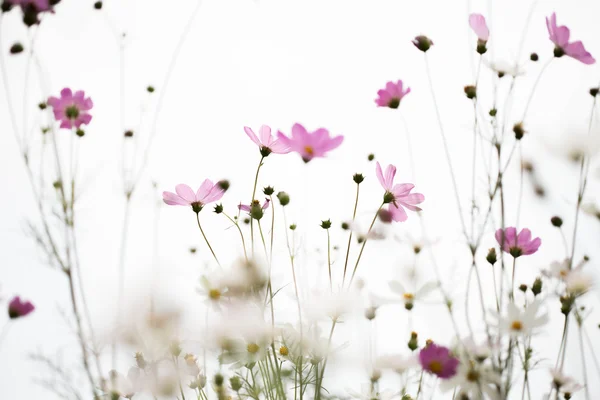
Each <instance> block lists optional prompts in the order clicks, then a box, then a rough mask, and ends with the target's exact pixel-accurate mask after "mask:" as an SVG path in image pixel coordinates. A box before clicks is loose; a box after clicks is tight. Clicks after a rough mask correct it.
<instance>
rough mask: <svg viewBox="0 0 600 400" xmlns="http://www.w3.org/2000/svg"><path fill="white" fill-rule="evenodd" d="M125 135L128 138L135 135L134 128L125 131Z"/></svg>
mask: <svg viewBox="0 0 600 400" xmlns="http://www.w3.org/2000/svg"><path fill="white" fill-rule="evenodd" d="M123 136H124V137H126V138H130V137H133V131H132V130H127V131H125V133H124V134H123Z"/></svg>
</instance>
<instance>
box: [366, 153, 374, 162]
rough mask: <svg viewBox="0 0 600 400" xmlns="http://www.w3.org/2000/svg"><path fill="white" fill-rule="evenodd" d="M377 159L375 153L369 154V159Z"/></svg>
mask: <svg viewBox="0 0 600 400" xmlns="http://www.w3.org/2000/svg"><path fill="white" fill-rule="evenodd" d="M374 159H375V154H373V153H371V154H369V155H368V156H367V160H369V161H373V160H374Z"/></svg>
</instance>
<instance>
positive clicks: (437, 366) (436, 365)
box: [429, 361, 444, 374]
mask: <svg viewBox="0 0 600 400" xmlns="http://www.w3.org/2000/svg"><path fill="white" fill-rule="evenodd" d="M443 369H444V366H443V365H442V363H441V362H439V361H432V362H430V363H429V370H430V371H431V372H433V373H434V374H440V373H441V372H442V370H443Z"/></svg>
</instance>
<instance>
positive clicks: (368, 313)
mask: <svg viewBox="0 0 600 400" xmlns="http://www.w3.org/2000/svg"><path fill="white" fill-rule="evenodd" d="M376 316H377V309H376V308H375V307H367V309H366V310H365V318H366V319H368V320H369V321H372V320H374V319H375V317H376Z"/></svg>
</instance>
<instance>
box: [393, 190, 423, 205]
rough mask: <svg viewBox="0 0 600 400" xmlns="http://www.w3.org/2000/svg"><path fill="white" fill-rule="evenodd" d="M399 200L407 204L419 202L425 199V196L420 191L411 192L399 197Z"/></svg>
mask: <svg viewBox="0 0 600 400" xmlns="http://www.w3.org/2000/svg"><path fill="white" fill-rule="evenodd" d="M399 200H400V201H401V202H403V203H407V204H421V203H422V202H424V201H425V196H423V195H422V194H421V193H411V194H408V195H406V196H402V197H400V199H399Z"/></svg>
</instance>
